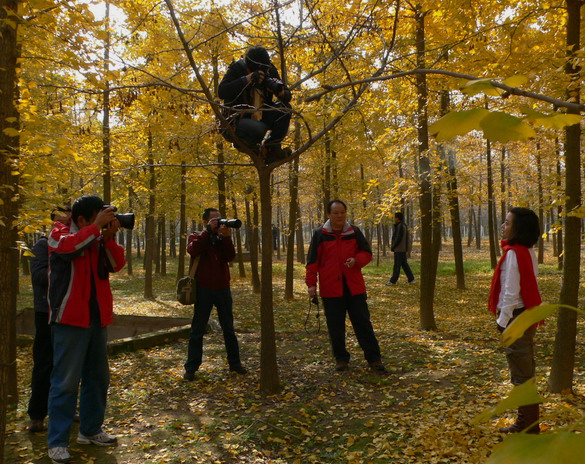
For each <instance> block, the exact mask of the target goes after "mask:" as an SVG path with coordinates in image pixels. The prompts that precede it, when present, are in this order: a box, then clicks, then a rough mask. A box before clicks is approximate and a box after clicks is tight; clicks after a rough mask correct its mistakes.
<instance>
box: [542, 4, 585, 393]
mask: <svg viewBox="0 0 585 464" xmlns="http://www.w3.org/2000/svg"><path fill="white" fill-rule="evenodd" d="M582 4H583V3H582V1H581V0H566V5H567V53H568V59H567V64H566V67H565V72H566V73H567V74H568V75H569V76H570V77H571V84H570V87H569V90H568V96H569V98H570V100H571V101H573V102H576V103H578V102H579V101H580V88H579V79H580V72H581V69H580V67H578V66H576V65H575V64H576V62H577V61H576V53H577V52H578V51H579V49H580V30H581V6H582ZM567 112H568V113H573V114H578V113H579V112H578V111H575V110H568V111H567ZM580 156H581V126H580V125H579V124H575V125H573V126H569V127H567V128H565V179H566V180H565V198H566V207H565V211H567V212H570V211H572V210H574V209H575V208H578V207H579V206H580V205H581V159H580ZM564 249H565V259H564V267H563V283H562V286H561V295H560V302H561V304H565V305H571V306H574V307H577V306H578V304H579V276H580V264H581V219H580V218H578V217H574V216H570V215H567V216H566V217H565V247H564ZM576 336H577V313H575V311H571V310H570V309H564V308H563V309H561V310H560V311H559V317H558V320H557V334H556V338H555V348H554V354H553V361H552V367H551V373H550V379H549V385H550V389H551V391H552V392H553V393H570V392H571V391H572V389H573V372H574V367H575V344H576Z"/></svg>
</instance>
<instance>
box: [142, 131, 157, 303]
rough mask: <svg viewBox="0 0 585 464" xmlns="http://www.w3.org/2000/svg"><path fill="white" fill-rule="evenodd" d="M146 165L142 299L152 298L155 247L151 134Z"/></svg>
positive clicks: (154, 185)
mask: <svg viewBox="0 0 585 464" xmlns="http://www.w3.org/2000/svg"><path fill="white" fill-rule="evenodd" d="M148 165H149V168H148V169H149V171H150V192H149V195H148V216H147V217H146V239H145V245H144V298H146V299H149V300H152V299H153V298H154V293H153V287H152V278H153V276H152V265H153V259H154V252H155V247H156V241H155V240H156V224H155V220H154V213H155V207H156V197H155V193H154V192H155V191H156V173H155V170H154V157H153V155H152V134H150V132H149V134H148Z"/></svg>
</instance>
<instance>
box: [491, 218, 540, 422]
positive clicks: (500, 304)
mask: <svg viewBox="0 0 585 464" xmlns="http://www.w3.org/2000/svg"><path fill="white" fill-rule="evenodd" d="M539 237H540V226H539V221H538V216H537V215H536V214H535V213H534V211H532V210H530V209H528V208H512V209H511V210H510V212H509V213H508V214H507V215H506V221H505V222H504V224H502V242H501V245H502V249H503V250H504V252H503V254H502V257H501V258H500V261H499V263H498V266H497V267H496V270H495V272H494V276H493V279H492V287H491V291H490V299H489V310H490V311H491V312H493V313H494V314H495V315H496V317H497V324H498V330H499V331H500V332H503V331H504V330H505V329H506V327H508V325H509V324H510V323H511V322H512V321H513V320H514V318H516V317H517V316H518V315H519V314H520V313H522V312H523V311H525V310H529V309H530V308H533V307H535V306H538V305H539V304H540V303H541V302H542V300H541V298H540V292H539V290H538V283H537V281H536V276H537V274H538V260H537V259H536V255H535V253H534V249H533V246H534V245H535V244H536V243H537V242H538V239H539ZM536 325H537V324H535V325H534V326H532V327H530V328H529V329H527V330H526V332H524V335H523V336H522V337H521V338H519V339H518V340H516V341H515V342H514V343H513V344H512V345H511V346H510V347H508V348H506V358H507V360H508V366H509V368H510V375H511V380H512V384H513V385H521V384H523V383H524V382H526V381H527V380H529V379H531V378H532V377H534V375H535V363H534V335H535V333H536ZM538 421H539V406H538V404H530V405H527V406H521V407H519V408H518V418H517V419H516V422H515V423H514V424H512V425H510V426H509V427H504V428H501V429H500V432H503V433H514V432H521V431H523V430H526V432H527V433H539V432H540V427H539V424H538Z"/></svg>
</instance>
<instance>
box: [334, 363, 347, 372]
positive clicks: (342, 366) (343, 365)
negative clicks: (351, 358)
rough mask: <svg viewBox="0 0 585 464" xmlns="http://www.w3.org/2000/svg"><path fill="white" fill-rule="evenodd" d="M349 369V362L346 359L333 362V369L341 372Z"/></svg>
mask: <svg viewBox="0 0 585 464" xmlns="http://www.w3.org/2000/svg"><path fill="white" fill-rule="evenodd" d="M348 369H349V363H348V362H347V361H337V363H336V364H335V370H336V371H337V372H343V371H346V370H348Z"/></svg>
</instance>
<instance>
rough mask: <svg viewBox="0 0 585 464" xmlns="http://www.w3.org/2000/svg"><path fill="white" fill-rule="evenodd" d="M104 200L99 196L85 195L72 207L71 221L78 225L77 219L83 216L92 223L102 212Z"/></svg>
mask: <svg viewBox="0 0 585 464" xmlns="http://www.w3.org/2000/svg"><path fill="white" fill-rule="evenodd" d="M103 207H104V200H102V199H101V198H100V197H98V196H97V195H83V196H82V197H79V198H78V199H77V200H75V201H74V202H73V206H71V219H72V220H73V222H74V223H75V224H77V218H78V217H79V216H83V217H84V218H85V219H86V220H87V221H90V220H91V218H92V217H93V215H94V214H95V213H97V212H99V211H101V210H102V208H103Z"/></svg>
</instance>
